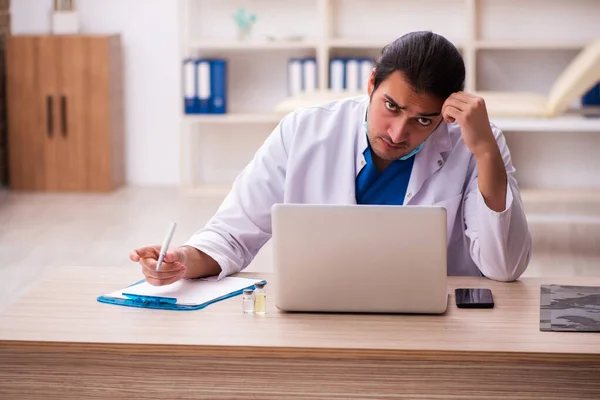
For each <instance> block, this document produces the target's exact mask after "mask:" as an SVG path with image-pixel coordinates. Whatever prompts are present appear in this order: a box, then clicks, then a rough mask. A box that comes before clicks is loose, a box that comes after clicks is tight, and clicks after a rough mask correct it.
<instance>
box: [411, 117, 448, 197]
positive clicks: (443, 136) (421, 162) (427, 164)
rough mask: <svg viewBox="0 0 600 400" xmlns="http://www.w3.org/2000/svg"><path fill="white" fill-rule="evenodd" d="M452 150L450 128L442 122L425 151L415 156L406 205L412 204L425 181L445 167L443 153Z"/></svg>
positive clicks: (426, 144) (428, 141) (431, 136)
mask: <svg viewBox="0 0 600 400" xmlns="http://www.w3.org/2000/svg"><path fill="white" fill-rule="evenodd" d="M451 149H452V143H451V141H450V135H449V134H448V126H447V124H446V123H445V122H442V123H441V124H440V126H438V127H437V129H436V130H435V132H433V133H432V134H431V135H430V137H429V139H427V142H426V143H425V146H423V149H422V150H421V151H420V152H419V153H417V154H416V155H415V163H414V165H413V170H412V173H411V175H410V180H409V182H408V187H407V189H406V197H405V202H404V203H405V204H410V202H411V201H412V199H414V198H415V196H416V194H417V193H418V192H419V190H420V189H421V187H422V186H423V184H424V183H425V181H426V180H427V179H428V178H429V177H430V176H431V175H433V174H434V173H435V172H436V171H437V170H439V169H440V168H441V167H442V165H444V162H445V159H444V157H442V153H444V152H447V151H449V150H451Z"/></svg>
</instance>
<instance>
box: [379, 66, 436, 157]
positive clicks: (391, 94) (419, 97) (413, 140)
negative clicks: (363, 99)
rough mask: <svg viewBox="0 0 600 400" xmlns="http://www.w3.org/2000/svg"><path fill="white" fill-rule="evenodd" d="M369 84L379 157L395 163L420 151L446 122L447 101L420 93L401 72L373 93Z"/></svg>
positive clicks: (389, 78)
mask: <svg viewBox="0 0 600 400" xmlns="http://www.w3.org/2000/svg"><path fill="white" fill-rule="evenodd" d="M373 86H374V74H373V73H371V79H370V81H369V96H370V97H371V99H370V104H369V111H368V115H367V122H368V136H369V142H370V144H371V149H372V150H373V152H374V153H375V155H377V156H378V157H379V158H381V159H382V160H385V161H393V160H396V159H398V158H400V157H403V156H405V155H407V154H408V153H410V152H411V151H413V150H414V149H416V148H417V147H418V146H419V145H420V144H421V142H423V140H425V139H426V138H427V136H429V135H430V134H431V133H432V132H433V131H434V130H435V129H436V128H437V126H438V125H439V124H440V122H441V121H442V116H441V111H442V105H443V101H442V100H439V99H437V98H435V97H433V96H431V95H429V94H425V93H416V92H415V91H413V89H412V88H411V87H410V85H408V84H407V82H406V81H405V80H404V77H403V75H402V74H401V73H400V72H399V71H394V72H393V73H392V74H390V76H388V78H387V79H386V80H384V81H383V82H381V84H380V85H379V87H378V88H377V90H375V91H373Z"/></svg>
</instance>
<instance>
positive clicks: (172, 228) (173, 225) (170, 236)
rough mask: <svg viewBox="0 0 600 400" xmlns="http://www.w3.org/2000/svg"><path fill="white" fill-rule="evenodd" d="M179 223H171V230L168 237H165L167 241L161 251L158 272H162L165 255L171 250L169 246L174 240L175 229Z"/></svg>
mask: <svg viewBox="0 0 600 400" xmlns="http://www.w3.org/2000/svg"><path fill="white" fill-rule="evenodd" d="M176 226H177V223H175V222H171V225H170V226H169V230H168V231H167V236H166V237H165V241H164V242H163V244H162V247H161V249H160V254H159V255H158V262H157V263H156V270H157V271H159V270H160V266H161V265H162V262H163V259H164V258H165V254H167V249H168V248H169V244H170V243H171V239H172V238H173V232H175V227H176Z"/></svg>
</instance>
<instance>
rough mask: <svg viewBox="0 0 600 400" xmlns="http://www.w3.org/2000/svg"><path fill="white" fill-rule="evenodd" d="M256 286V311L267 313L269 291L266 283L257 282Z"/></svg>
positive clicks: (257, 312) (256, 312)
mask: <svg viewBox="0 0 600 400" xmlns="http://www.w3.org/2000/svg"><path fill="white" fill-rule="evenodd" d="M254 287H255V288H256V289H255V290H254V313H255V314H265V313H266V312H267V292H266V290H265V284H264V283H262V282H261V283H255V284H254Z"/></svg>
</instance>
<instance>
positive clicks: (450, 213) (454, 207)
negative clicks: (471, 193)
mask: <svg viewBox="0 0 600 400" xmlns="http://www.w3.org/2000/svg"><path fill="white" fill-rule="evenodd" d="M462 199H463V194H462V193H460V194H458V195H455V196H452V197H450V198H447V199H444V200H441V201H438V202H435V203H433V205H434V206H441V207H444V208H445V209H446V232H447V238H446V243H448V244H450V242H451V241H452V239H453V238H452V232H453V231H454V228H455V227H456V225H457V223H458V224H460V223H462V222H461V221H456V216H457V215H462V212H460V213H459V211H460V210H461V206H462Z"/></svg>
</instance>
